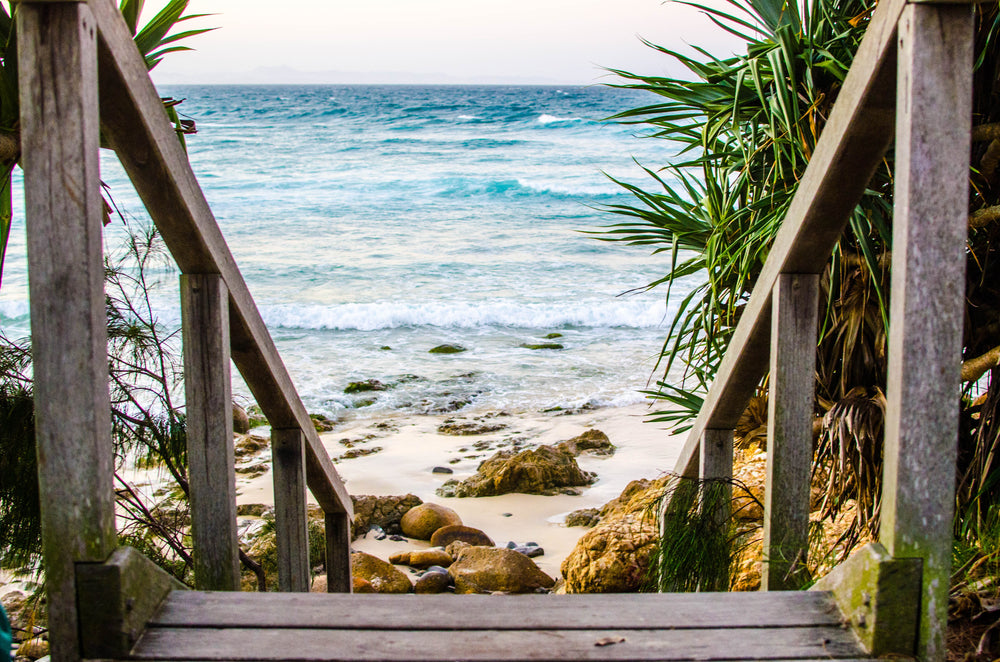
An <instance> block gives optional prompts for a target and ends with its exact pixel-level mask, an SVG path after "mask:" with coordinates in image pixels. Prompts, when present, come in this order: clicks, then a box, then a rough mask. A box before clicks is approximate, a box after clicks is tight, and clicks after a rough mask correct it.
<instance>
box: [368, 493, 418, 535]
mask: <svg viewBox="0 0 1000 662" xmlns="http://www.w3.org/2000/svg"><path fill="white" fill-rule="evenodd" d="M351 501H352V502H353V503H354V520H353V521H352V522H351V539H352V540H353V539H356V538H360V537H361V536H363V535H365V533H367V532H368V530H369V529H371V528H372V527H373V526H377V527H379V528H381V529H382V530H383V531H385V532H386V533H388V534H389V535H393V534H399V533H402V532H403V531H402V529H401V528H400V526H399V522H400V520H401V519H402V518H403V515H405V514H406V513H407V511H409V510H411V509H412V508H415V507H416V506H419V505H420V504H422V503H423V500H422V499H421V498H420V497H418V496H416V495H415V494H406V495H403V496H372V495H368V494H363V495H359V496H352V497H351Z"/></svg>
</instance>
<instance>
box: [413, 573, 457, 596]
mask: <svg viewBox="0 0 1000 662" xmlns="http://www.w3.org/2000/svg"><path fill="white" fill-rule="evenodd" d="M449 587H451V575H449V574H448V571H447V570H445V571H444V572H438V571H434V572H431V571H428V572H425V573H424V574H422V575H420V577H418V578H417V581H416V583H415V584H414V586H413V591H414V593H421V594H434V593H444V592H445V591H447V590H448V588H449Z"/></svg>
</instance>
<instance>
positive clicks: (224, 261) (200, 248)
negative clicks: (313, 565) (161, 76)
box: [89, 0, 351, 514]
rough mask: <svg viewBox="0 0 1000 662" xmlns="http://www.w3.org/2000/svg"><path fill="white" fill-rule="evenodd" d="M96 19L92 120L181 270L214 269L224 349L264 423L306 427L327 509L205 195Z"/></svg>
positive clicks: (95, 7) (319, 464)
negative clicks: (222, 292) (224, 293)
mask: <svg viewBox="0 0 1000 662" xmlns="http://www.w3.org/2000/svg"><path fill="white" fill-rule="evenodd" d="M89 4H90V6H91V8H92V11H93V12H94V16H95V18H96V19H97V22H98V25H99V27H100V43H99V49H98V56H99V62H100V73H101V76H100V102H101V106H100V108H101V126H102V128H103V130H104V135H105V137H106V138H107V140H108V142H109V144H110V145H111V147H112V148H113V149H114V150H115V152H116V153H117V154H118V158H119V160H120V161H121V163H122V166H123V167H124V168H125V171H126V172H127V173H128V176H129V178H130V179H131V180H132V184H133V185H134V186H135V189H136V192H137V193H138V194H139V197H140V198H141V199H142V201H143V204H144V205H145V206H146V209H147V210H148V211H149V214H150V217H151V218H152V219H153V221H154V222H155V223H156V226H157V228H158V229H159V231H160V234H161V235H162V236H163V239H164V241H165V243H166V244H167V247H168V248H169V250H170V253H171V255H172V256H173V258H174V260H175V261H176V262H177V265H178V267H179V268H180V270H181V272H182V273H218V274H221V275H222V277H223V280H224V281H225V283H226V285H227V287H228V288H229V297H230V323H231V352H232V358H233V361H234V362H235V363H236V366H237V368H239V371H240V374H242V375H243V379H244V381H246V383H247V386H248V387H249V388H250V391H251V392H252V393H253V395H254V398H255V399H256V400H257V403H258V404H259V405H260V407H261V409H262V410H263V412H264V415H265V416H266V417H267V419H268V421H269V422H270V423H271V425H272V426H274V427H278V428H283V429H287V428H293V427H298V428H300V429H301V430H302V431H303V432H304V433H305V435H306V442H307V451H306V462H307V481H308V484H309V489H310V491H311V492H312V493H313V495H314V496H315V497H316V500H317V501H318V502H319V504H320V506H322V507H323V509H324V510H325V511H327V512H338V511H344V512H348V513H349V514H350V513H351V500H350V497H349V495H348V493H347V490H346V489H345V488H344V485H343V482H342V481H341V479H340V477H339V476H338V475H337V472H336V470H335V469H334V467H333V463H332V462H330V458H329V456H327V454H326V451H325V450H324V449H323V445H322V443H321V442H320V440H319V436H318V435H317V434H316V431H315V428H314V427H313V425H312V422H311V421H310V419H309V416H308V414H307V413H306V409H305V407H304V406H303V404H302V401H301V399H300V398H299V396H298V393H297V392H296V391H295V387H294V385H293V384H292V380H291V377H290V376H289V375H288V371H287V369H286V368H285V365H284V363H283V362H282V360H281V357H280V356H279V355H278V352H277V350H276V349H275V347H274V342H273V340H272V339H271V336H270V334H269V333H268V331H267V327H266V326H265V325H264V322H263V320H262V318H261V316H260V311H259V310H258V309H257V306H256V304H255V303H254V301H253V297H251V295H250V291H249V289H248V288H247V285H246V282H245V281H244V280H243V276H242V275H241V274H240V271H239V269H238V268H237V266H236V261H235V260H234V259H233V256H232V253H231V252H230V251H229V247H228V246H227V245H226V242H225V239H224V238H223V236H222V233H221V231H220V230H219V227H218V224H217V223H216V221H215V217H214V215H213V214H212V211H211V209H210V208H209V206H208V202H207V201H206V200H205V196H204V193H203V192H202V190H201V188H200V186H199V185H198V182H197V180H196V179H195V176H194V173H193V172H192V171H191V166H190V164H189V163H188V160H187V155H186V154H185V152H184V150H183V148H182V147H181V145H180V142H179V141H178V140H177V136H176V135H175V133H174V129H173V127H172V126H171V124H170V122H169V121H168V120H167V117H166V113H165V111H164V110H163V104H162V103H161V101H160V98H159V95H158V94H157V93H156V90H155V89H154V88H153V84H152V83H151V82H150V80H149V76H148V73H147V71H146V66H145V63H144V61H143V59H142V56H141V55H140V54H139V51H138V50H137V49H136V47H135V43H134V42H133V41H132V38H131V35H130V34H129V31H128V28H127V26H126V25H125V22H124V19H122V17H121V14H120V13H119V11H118V9H117V7H116V6H115V3H114V2H113V0H91V2H90V3H89Z"/></svg>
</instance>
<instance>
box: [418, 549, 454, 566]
mask: <svg viewBox="0 0 1000 662" xmlns="http://www.w3.org/2000/svg"><path fill="white" fill-rule="evenodd" d="M452 562H453V559H452V558H451V555H450V554H448V552H446V551H444V549H443V548H441V547H432V548H430V549H418V550H415V551H412V552H410V560H409V563H407V565H409V566H410V567H413V568H429V567H431V566H434V565H437V566H441V567H445V568H446V567H448V566H450V565H451V564H452Z"/></svg>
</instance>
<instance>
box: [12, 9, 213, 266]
mask: <svg viewBox="0 0 1000 662" xmlns="http://www.w3.org/2000/svg"><path fill="white" fill-rule="evenodd" d="M144 5H145V0H121V2H120V4H119V9H120V10H121V12H122V15H123V16H124V17H125V22H126V23H127V24H128V27H129V29H130V30H131V32H132V35H133V38H134V40H135V45H136V46H137V47H138V48H139V52H140V53H142V55H143V57H144V58H145V59H146V67H147V68H148V69H153V67H155V66H156V65H157V64H159V63H160V61H161V60H162V59H163V57H164V56H165V55H167V54H168V53H173V52H177V51H186V50H191V49H190V48H189V47H187V46H184V45H182V44H180V43H179V42H181V41H182V40H185V39H188V38H190V37H193V36H195V35H199V34H202V33H204V32H208V31H209V30H211V29H213V28H197V29H192V30H185V31H180V32H175V31H174V29H175V28H176V27H177V25H178V24H180V23H182V22H184V21H189V20H192V19H196V18H201V17H203V16H205V14H186V13H185V12H186V11H187V6H188V0H167V2H166V3H165V4H164V6H163V7H162V8H161V9H160V11H159V12H157V13H156V15H155V16H154V17H153V18H152V19H150V20H149V22H148V23H146V24H145V25H143V26H142V27H141V28H140V27H139V21H140V17H141V15H142V12H143V8H144ZM0 45H2V46H0V58H2V63H0V285H2V282H3V280H2V279H3V263H4V256H5V255H6V252H7V241H8V239H9V237H10V231H11V224H12V221H13V218H12V217H13V213H12V209H11V188H10V187H11V177H12V175H13V172H14V168H15V167H16V166H17V164H18V161H19V160H20V158H21V141H20V109H19V107H18V87H17V85H18V83H17V81H18V78H17V4H16V3H12V2H7V3H4V2H0ZM164 106H165V107H166V109H167V114H168V116H169V117H170V119H171V121H172V122H173V123H174V126H175V127H176V128H177V131H178V135H179V136H180V137H181V140H182V141H183V135H184V133H190V132H191V131H193V124H191V123H190V122H188V121H187V120H181V119H180V117H179V116H178V115H177V111H176V108H175V106H176V102H175V101H174V100H172V99H164Z"/></svg>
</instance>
